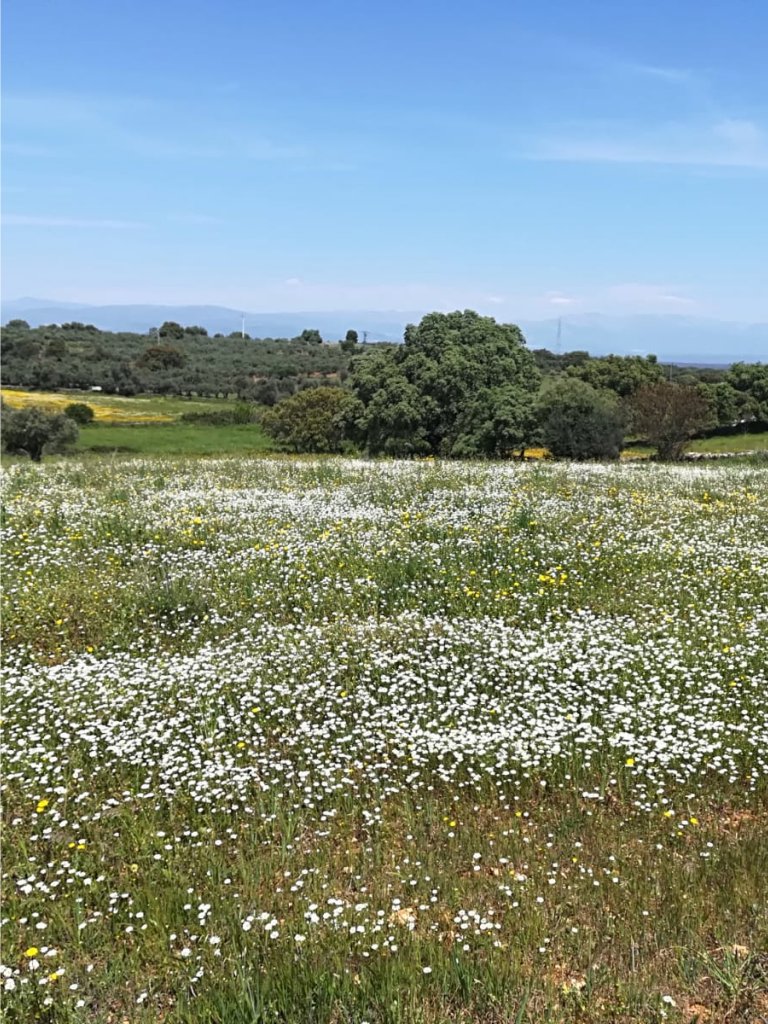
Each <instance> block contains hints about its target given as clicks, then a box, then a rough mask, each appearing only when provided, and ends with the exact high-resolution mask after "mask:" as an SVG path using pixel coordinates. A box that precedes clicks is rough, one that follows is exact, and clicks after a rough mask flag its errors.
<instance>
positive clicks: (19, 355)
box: [3, 310, 768, 459]
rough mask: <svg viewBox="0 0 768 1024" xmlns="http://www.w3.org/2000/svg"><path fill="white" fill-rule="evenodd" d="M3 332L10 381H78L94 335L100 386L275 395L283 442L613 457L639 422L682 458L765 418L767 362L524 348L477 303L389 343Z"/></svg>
mask: <svg viewBox="0 0 768 1024" xmlns="http://www.w3.org/2000/svg"><path fill="white" fill-rule="evenodd" d="M86 342H89V344H86ZM3 345H4V350H3V360H4V376H5V382H6V383H9V384H10V383H13V384H17V385H19V386H27V387H29V386H33V387H34V386H37V387H43V386H45V387H56V386H58V387H66V386H74V385H73V383H72V380H71V377H72V375H73V373H74V370H73V369H72V367H73V366H74V367H77V366H79V365H81V363H82V361H83V360H84V359H85V358H86V357H87V353H89V352H90V353H91V355H93V362H94V363H95V364H98V362H99V360H97V359H96V358H95V355H94V353H95V351H96V350H97V349H98V350H99V352H100V353H101V357H102V358H101V362H103V363H104V364H105V366H104V368H103V372H104V374H106V376H102V378H101V379H105V380H107V382H108V383H107V384H102V385H99V386H101V387H102V388H103V389H104V390H105V391H109V390H115V391H119V392H120V393H123V394H125V393H131V391H130V390H127V391H126V390H124V381H123V378H122V377H121V374H125V375H129V374H130V375H133V384H132V385H131V386H135V387H136V389H137V390H136V392H134V393H137V392H138V390H143V391H159V392H160V393H175V394H195V395H205V394H219V395H233V394H234V395H237V397H239V398H241V399H242V400H244V401H246V402H251V403H257V404H259V405H261V406H268V407H271V408H267V409H266V410H264V411H262V412H261V413H260V415H259V418H260V419H261V422H262V425H263V427H264V429H265V430H266V431H267V433H268V434H269V435H270V436H271V437H272V438H273V439H274V440H275V441H276V442H277V443H278V444H280V445H281V446H282V447H284V448H286V449H288V450H292V451H314V452H339V451H345V450H358V451H360V450H364V451H366V452H368V453H370V454H374V455H376V454H385V455H392V456H400V457H402V456H440V457H446V458H505V457H509V456H511V455H514V454H518V455H520V454H522V453H523V452H524V451H525V449H526V448H528V447H531V446H536V445H542V446H545V447H547V448H548V449H549V450H550V451H551V452H552V454H554V455H556V456H562V457H566V458H572V459H594V458H615V457H617V456H618V454H619V451H620V450H621V447H622V446H623V444H624V442H625V439H626V437H627V436H628V435H634V436H636V437H639V438H642V439H644V440H646V441H647V442H648V443H650V444H652V445H654V446H655V447H656V448H657V451H658V453H659V456H660V457H662V458H677V457H679V456H680V454H681V453H682V451H683V449H684V446H685V444H686V442H687V441H688V440H689V439H690V438H691V437H693V436H695V435H698V434H701V433H702V432H706V431H721V432H729V431H733V430H747V429H758V428H761V427H762V428H765V427H766V426H768V365H764V364H761V363H756V364H746V363H737V364H734V365H733V366H731V367H730V368H729V369H727V370H711V369H700V370H694V369H692V368H681V367H672V366H664V365H662V364H660V363H659V362H658V360H657V359H656V358H655V357H654V356H647V357H640V356H606V357H599V358H592V357H590V356H589V355H588V353H586V352H571V353H565V354H563V355H558V354H554V353H552V352H549V351H548V350H546V349H540V350H533V351H532V350H530V349H528V348H527V346H526V344H525V340H524V338H523V336H522V334H521V332H520V330H519V328H518V327H516V326H515V325H512V324H501V323H497V322H496V321H495V320H494V319H493V318H491V317H484V316H480V315H479V314H478V313H476V312H474V311H472V310H465V311H463V312H459V311H457V312H454V313H447V314H446V313H431V314H429V315H427V316H425V317H424V318H423V319H422V320H421V322H420V323H419V324H418V325H409V326H408V327H407V328H406V331H405V335H404V340H403V343H402V344H398V345H392V344H379V345H360V344H359V342H358V340H357V336H356V334H355V332H354V331H353V330H350V331H349V332H347V336H346V337H345V339H344V340H343V341H340V342H337V343H330V344H326V343H324V342H323V340H322V338H321V337H320V335H319V332H317V331H315V330H311V329H308V330H307V331H304V332H303V333H302V335H301V336H300V337H298V338H295V339H290V340H277V341H276V340H274V339H266V340H264V341H260V342H258V343H254V341H253V340H250V339H243V338H241V337H240V336H239V335H238V336H236V337H230V338H226V339H216V338H213V339H209V338H207V336H206V335H205V332H204V329H203V328H197V327H195V328H183V327H181V326H180V325H178V324H164V325H163V326H162V327H161V328H160V329H158V330H156V331H154V332H152V334H151V335H149V336H141V335H107V334H105V332H100V331H97V330H96V329H95V328H92V327H89V326H88V325H82V324H76V325H62V327H61V328H56V330H55V331H54V330H53V329H52V328H38V329H36V330H34V331H33V330H31V329H30V328H29V327H28V326H27V325H26V324H22V323H19V322H12V323H11V324H9V325H8V326H7V327H6V330H5V332H4V337H3ZM6 350H7V352H8V355H7V356H6ZM9 361H10V362H9ZM51 363H58V364H59V365H58V366H56V367H54V368H53V370H55V373H57V374H58V377H57V378H56V381H55V382H54V381H53V380H52V379H51V376H50V373H49V371H51V366H50V364H51ZM115 366H117V367H118V369H119V372H118V373H117V374H115V372H114V371H115ZM110 367H111V369H110ZM309 367H314V369H309ZM92 370H93V374H92V376H91V378H89V379H93V378H94V376H96V377H97V376H98V373H97V372H96V370H94V369H93V367H92ZM107 370H109V371H110V372H109V373H107V372H106V371H107ZM51 372H52V371H51ZM68 374H69V378H68ZM46 375H47V376H46ZM142 375H143V376H142ZM41 377H43V378H45V379H46V381H48V383H46V384H42V383H41V382H40V379H41ZM63 378H67V383H63V382H62V379H63ZM286 380H288V381H289V382H290V385H289V386H288V387H286V388H285V389H284V392H283V393H281V392H280V389H279V387H278V382H281V381H286ZM30 381H34V383H30ZM233 381H236V382H237V386H236V387H235V386H233ZM109 382H111V386H110V383H109ZM140 382H141V385H143V386H140ZM182 382H183V386H182ZM203 382H204V383H203ZM212 382H213V383H212ZM152 385H154V387H153V386H152ZM193 385H194V386H193ZM329 385H330V386H329ZM79 386H82V384H80V385H79ZM90 386H93V385H90ZM121 389H122V390H121ZM212 389H213V390H212Z"/></svg>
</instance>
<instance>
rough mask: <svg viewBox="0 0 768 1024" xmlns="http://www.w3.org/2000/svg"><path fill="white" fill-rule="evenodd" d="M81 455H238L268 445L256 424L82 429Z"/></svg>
mask: <svg viewBox="0 0 768 1024" xmlns="http://www.w3.org/2000/svg"><path fill="white" fill-rule="evenodd" d="M77 447H78V450H79V451H82V452H94V453H102V454H107V453H109V452H125V453H134V454H137V455H241V454H249V453H255V452H264V451H268V450H269V449H270V447H271V442H270V441H269V439H268V438H267V437H266V436H265V435H264V433H263V431H262V430H261V428H260V427H259V425H258V424H257V423H250V424H235V425H228V426H211V425H206V424H196V423H190V424H187V423H169V424H166V423H162V424H141V425H136V426H122V425H120V426H113V425H112V424H104V425H102V424H91V425H90V426H87V427H82V428H81V430H80V437H79V439H78V443H77Z"/></svg>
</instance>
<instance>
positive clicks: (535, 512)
mask: <svg viewBox="0 0 768 1024" xmlns="http://www.w3.org/2000/svg"><path fill="white" fill-rule="evenodd" d="M135 429H136V430H145V429H147V430H148V429H150V428H149V427H146V428H145V427H141V428H135ZM767 481H768V476H766V470H765V468H764V467H761V466H760V465H759V464H755V465H747V464H742V465H685V466H676V467H669V466H663V465H659V464H651V463H645V462H628V463H623V464H620V465H612V466H609V465H580V466H577V465H568V464H552V463H533V462H532V463H515V464H511V463H506V464H471V463H470V464H467V463H464V464H450V465H448V464H441V463H439V462H431V461H424V462H410V463H405V462H383V461H382V462H373V461H365V460H351V459H349V460H342V459H288V458H271V459H263V458H243V457H237V458H235V457H230V458H218V459H206V460H199V459H197V460H195V459H172V458H158V457H153V458H141V457H136V458H132V459H125V460H121V459H117V460H115V459H109V460H107V459H97V458H93V457H89V458H70V459H65V460H61V461H52V462H48V463H46V464H44V465H42V466H36V465H31V464H26V463H22V462H14V463H12V464H10V465H9V467H8V468H7V470H6V471H5V473H4V482H3V484H4V490H3V501H4V520H3V529H4V540H3V550H4V556H5V593H4V601H5V605H4V614H3V618H2V630H3V642H4V652H5V653H4V666H3V708H2V718H3V722H2V729H3V769H4V771H3V780H2V795H3V837H2V838H3V847H4V852H3V862H2V885H3V908H2V957H1V958H2V966H0V988H2V997H3V1002H2V1019H3V1020H4V1021H8V1022H13V1024H16V1022H28V1021H33V1020H34V1021H43V1022H49V1024H59V1022H61V1024H75V1022H83V1024H85V1022H100V1024H101V1022H103V1024H107V1022H118V1021H119V1022H122V1021H130V1022H134V1021H137V1022H138V1021H141V1022H150V1021H152V1022H155V1021H166V1022H169V1024H170V1022H174V1024H177V1022H185V1024H187V1022H188V1024H203V1022H205V1024H214V1022H220V1024H255V1022H267V1021H274V1022H283V1024H288V1022H297V1024H299V1022H300V1024H307V1022H316V1024H364V1022H368V1024H416V1022H420V1024H443V1022H464V1024H470V1022H482V1024H502V1022H504V1024H512V1022H516V1024H521V1022H530V1024H545V1022H547V1024H565V1022H568V1024H576V1022H580V1024H598V1022H601V1024H608V1022H612V1024H614V1022H615V1024H641V1022H642V1024H649V1022H661V1021H669V1022H693V1021H699V1022H702V1024H703V1022H710V1024H715V1022H717V1024H726V1022H731V1024H736V1022H742V1024H747V1022H757V1021H760V1020H762V1019H766V1018H768V954H766V950H768V908H767V907H766V882H765V879H766V878H767V877H768V842H767V841H766V822H767V821H768V814H767V811H768V659H767V658H766V649H768V585H767V584H768V502H767V501H766V497H768V487H767V486H766V482H767Z"/></svg>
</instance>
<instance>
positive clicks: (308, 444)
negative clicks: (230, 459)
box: [261, 388, 353, 453]
mask: <svg viewBox="0 0 768 1024" xmlns="http://www.w3.org/2000/svg"><path fill="white" fill-rule="evenodd" d="M352 401H353V399H352V397H351V395H350V394H349V392H347V391H342V390H341V388H307V389H306V390H304V391H299V392H297V394H295V395H291V397H290V398H284V399H283V400H282V401H281V402H278V403H277V405H275V406H273V407H272V408H271V409H267V410H266V411H265V412H263V413H262V414H261V424H262V426H263V427H264V430H265V431H266V433H267V434H269V436H270V437H272V438H273V439H274V440H275V441H279V442H281V443H282V444H283V445H285V447H286V448H288V449H289V450H290V451H294V452H329V453H330V452H340V451H342V450H343V447H344V445H343V440H344V427H343V419H344V412H345V410H346V409H347V407H348V406H349V404H350V403H351V402H352Z"/></svg>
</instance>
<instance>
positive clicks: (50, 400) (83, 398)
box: [0, 388, 235, 424]
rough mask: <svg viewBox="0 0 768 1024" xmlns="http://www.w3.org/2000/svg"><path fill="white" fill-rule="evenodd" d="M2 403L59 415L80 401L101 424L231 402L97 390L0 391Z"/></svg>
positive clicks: (148, 419)
mask: <svg viewBox="0 0 768 1024" xmlns="http://www.w3.org/2000/svg"><path fill="white" fill-rule="evenodd" d="M0 394H1V395H2V399H3V402H5V403H7V404H8V405H9V406H10V407H11V408H12V409H21V408H23V407H24V406H27V405H39V406H42V408H44V409H48V410H49V411H52V412H63V410H64V409H65V408H66V406H67V405H69V404H70V403H71V402H84V403H85V404H86V405H90V406H91V408H92V409H93V411H94V416H95V420H96V422H97V423H98V424H101V423H112V424H120V423H170V422H172V421H173V420H175V419H177V418H178V417H179V416H181V415H182V414H183V413H185V412H209V411H211V410H215V409H231V408H232V407H233V406H234V404H235V403H234V401H232V400H229V399H216V398H177V397H165V396H163V395H136V396H132V397H130V398H125V397H122V396H120V395H105V394H100V393H99V392H97V391H19V390H17V389H13V388H2V390H1V391H0Z"/></svg>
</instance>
